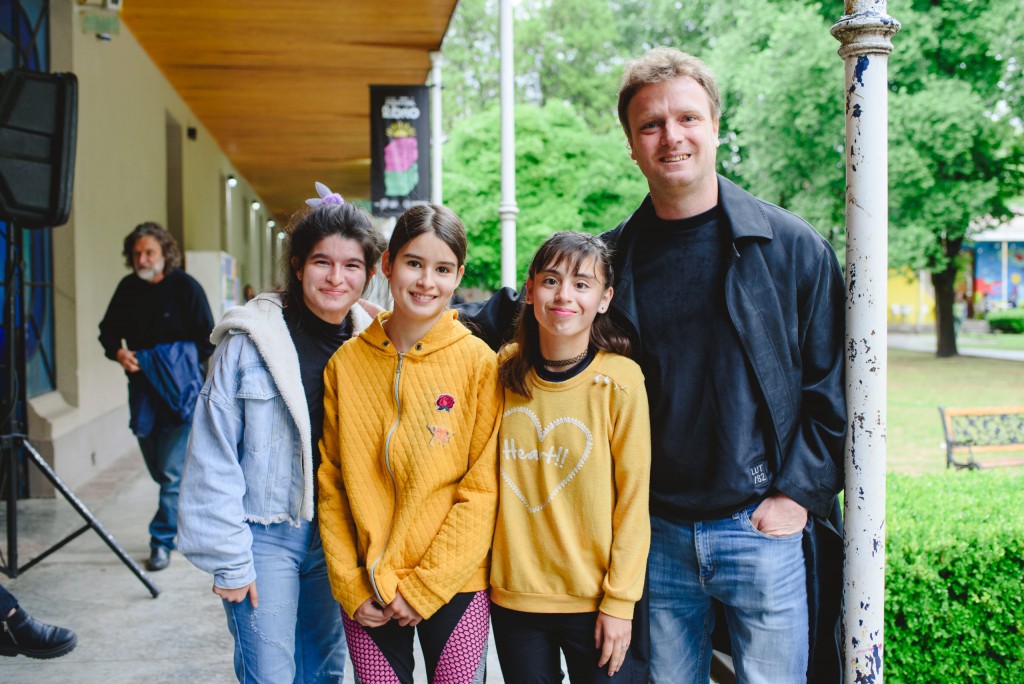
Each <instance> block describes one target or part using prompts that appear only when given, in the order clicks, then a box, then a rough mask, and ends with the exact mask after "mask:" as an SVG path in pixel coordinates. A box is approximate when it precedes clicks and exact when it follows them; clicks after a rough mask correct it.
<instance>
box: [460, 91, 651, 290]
mask: <svg viewBox="0 0 1024 684" xmlns="http://www.w3.org/2000/svg"><path fill="white" fill-rule="evenodd" d="M500 124H501V122H500V112H499V110H498V108H497V107H493V106H492V107H490V108H488V109H486V110H485V111H483V112H481V113H479V114H476V115H474V116H471V117H469V118H468V119H466V120H464V121H463V122H461V124H460V125H459V126H458V127H457V128H456V130H455V131H453V133H452V136H451V138H450V139H449V142H448V145H447V147H446V153H447V154H446V155H445V165H446V172H445V179H444V188H445V195H446V202H447V204H448V205H449V206H450V207H451V208H452V209H453V210H454V211H455V212H456V213H457V214H459V216H460V217H462V220H463V222H464V223H465V224H466V228H467V231H468V233H469V242H470V247H469V255H468V258H467V263H466V275H465V280H464V282H465V284H466V285H469V286H473V285H477V286H484V287H496V286H497V284H498V279H499V276H500V273H501V255H500V248H501V242H500V240H501V228H500V225H499V217H498V200H499V199H500V197H501V173H500V164H501V150H500V146H499V145H497V144H496V140H498V137H499V131H500ZM516 134H517V135H516V189H517V203H518V206H519V214H518V216H517V227H518V229H517V236H516V252H517V272H518V273H519V274H523V273H525V270H526V267H527V266H528V265H529V262H530V259H531V258H532V256H533V252H534V250H536V248H537V246H538V245H539V244H540V243H541V242H542V241H543V240H544V239H546V238H547V237H548V236H549V235H550V234H551V233H553V232H555V231H558V230H584V231H586V232H590V233H599V232H602V231H604V230H607V229H608V228H611V227H613V226H614V225H615V224H616V223H618V222H619V221H621V220H622V218H624V216H625V214H624V213H623V209H622V208H623V207H626V206H630V205H631V204H638V203H639V201H640V198H642V197H643V195H644V193H645V192H646V188H647V186H646V184H645V182H644V180H643V177H642V176H641V175H640V172H639V171H637V170H636V168H635V167H634V166H633V165H632V164H630V163H628V159H629V157H628V154H627V152H626V148H625V146H624V145H623V143H622V135H621V133H619V132H617V131H612V132H609V133H602V134H595V133H593V131H591V130H590V128H589V127H588V126H587V124H586V122H585V121H584V120H583V119H581V118H580V117H579V115H578V114H577V113H576V112H575V110H573V109H572V108H571V107H569V106H568V105H566V104H564V103H561V102H549V103H547V104H545V105H543V106H538V105H534V104H524V105H520V106H519V107H517V108H516ZM627 213H628V210H627Z"/></svg>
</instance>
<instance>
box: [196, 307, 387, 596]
mask: <svg viewBox="0 0 1024 684" xmlns="http://www.w3.org/2000/svg"><path fill="white" fill-rule="evenodd" d="M283 311H284V309H283V306H282V302H281V298H280V296H279V295H277V294H264V295H260V296H258V297H256V298H255V299H253V300H252V301H250V302H249V303H248V304H246V305H245V306H244V307H236V308H234V309H230V310H229V311H228V312H227V313H226V314H224V318H223V319H222V320H221V322H220V323H219V324H218V325H217V327H216V328H214V330H213V334H212V335H211V336H210V339H211V341H212V342H213V343H214V344H216V345H217V350H216V351H215V352H214V355H213V359H212V361H211V363H210V371H209V374H208V376H207V378H206V383H205V384H204V385H203V389H202V391H201V392H200V394H199V400H198V402H197V404H196V410H195V414H194V416H193V421H192V434H191V437H190V439H189V444H188V455H187V457H186V461H185V470H184V473H183V474H182V478H181V494H180V504H179V514H178V517H179V520H178V547H179V549H180V550H181V552H182V553H183V554H184V555H185V556H186V557H187V558H188V559H189V560H190V561H191V562H192V563H193V564H194V565H195V566H196V567H198V568H199V569H201V570H204V571H205V572H208V573H211V574H212V575H213V576H214V584H215V585H216V586H218V587H222V588H224V589H236V588H239V587H244V586H246V585H247V584H249V583H251V582H253V581H254V580H255V579H256V571H255V569H254V567H253V562H252V534H251V532H250V531H249V525H248V523H257V524H263V525H271V524H274V523H280V522H285V521H287V522H289V523H291V524H295V525H297V524H298V523H299V521H300V520H311V519H312V517H313V478H314V477H315V476H316V474H315V473H313V472H312V471H313V455H312V452H311V450H310V439H311V437H310V425H309V410H308V408H307V406H306V395H305V392H304V391H303V388H302V379H301V375H300V373H299V358H298V355H297V354H296V352H295V345H294V343H293V342H292V338H291V335H290V334H289V332H288V327H287V325H286V324H285V320H284V315H283ZM349 316H350V318H351V320H352V323H353V330H354V331H355V332H358V331H360V330H362V329H363V328H365V327H366V326H367V325H369V323H370V322H371V320H372V319H371V318H370V317H369V315H368V314H367V313H366V312H365V311H364V310H363V309H362V308H361V307H359V305H358V304H356V305H354V306H353V307H352V309H351V311H350V313H349Z"/></svg>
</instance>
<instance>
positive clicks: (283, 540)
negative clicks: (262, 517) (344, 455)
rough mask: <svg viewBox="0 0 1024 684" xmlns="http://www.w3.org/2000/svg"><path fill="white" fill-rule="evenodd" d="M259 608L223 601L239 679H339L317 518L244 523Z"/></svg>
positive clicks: (339, 640)
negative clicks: (249, 535)
mask: <svg viewBox="0 0 1024 684" xmlns="http://www.w3.org/2000/svg"><path fill="white" fill-rule="evenodd" d="M249 528H250V529H251V530H252V553H253V564H254V566H255V568H256V591H257V593H258V603H259V607H258V608H256V609H253V607H252V603H251V602H250V601H249V599H248V598H246V599H245V600H243V601H242V602H241V603H230V602H228V601H224V610H225V612H226V613H227V618H228V629H229V630H231V635H232V636H233V637H234V638H235V675H236V676H237V677H238V681H239V682H243V683H245V684H250V683H253V684H255V683H257V682H261V683H264V682H265V683H270V684H285V683H287V682H296V683H298V682H303V683H309V684H312V683H313V682H316V683H318V684H319V683H321V682H322V683H326V682H338V683H339V684H340V682H342V681H343V679H344V675H345V660H346V658H347V657H348V648H347V646H346V642H345V631H344V627H343V625H342V621H341V607H340V606H339V605H338V603H337V602H336V601H335V600H334V597H333V596H332V595H331V585H330V582H329V581H328V579H327V564H326V561H325V560H324V550H323V546H321V544H320V528H319V525H318V524H317V522H316V521H315V520H314V521H313V522H311V523H310V522H306V521H303V522H302V523H301V524H300V525H299V526H298V527H294V526H292V525H290V524H288V523H287V522H283V523H277V524H275V525H257V524H254V523H250V524H249Z"/></svg>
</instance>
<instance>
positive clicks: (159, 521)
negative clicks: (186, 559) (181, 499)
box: [138, 424, 191, 550]
mask: <svg viewBox="0 0 1024 684" xmlns="http://www.w3.org/2000/svg"><path fill="white" fill-rule="evenodd" d="M190 428H191V426H190V425H189V424H185V425H177V426H173V427H169V428H163V429H161V430H156V431H154V432H151V433H150V434H148V435H146V436H145V437H139V438H138V440H139V448H140V449H142V459H143V460H144V461H145V462H146V468H147V469H148V470H149V476H150V477H152V478H153V481H154V482H156V483H157V484H158V485H160V501H159V504H158V505H157V509H156V515H154V516H153V520H152V521H151V522H150V523H149V546H150V547H151V548H154V549H155V548H157V547H158V546H162V547H164V548H165V549H168V550H172V549H174V547H175V544H174V538H175V537H176V536H177V534H178V486H179V485H180V484H181V471H182V469H183V468H184V467H185V451H186V447H187V446H188V433H189V430H190Z"/></svg>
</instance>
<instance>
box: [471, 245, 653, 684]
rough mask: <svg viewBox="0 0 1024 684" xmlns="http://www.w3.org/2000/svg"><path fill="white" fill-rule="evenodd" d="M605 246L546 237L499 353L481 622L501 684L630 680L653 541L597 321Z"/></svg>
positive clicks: (634, 446)
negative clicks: (491, 517) (492, 507)
mask: <svg viewBox="0 0 1024 684" xmlns="http://www.w3.org/2000/svg"><path fill="white" fill-rule="evenodd" d="M612 278H613V274H612V267H611V263H610V255H609V252H608V248H607V247H606V246H605V245H604V243H603V242H601V241H600V240H599V239H598V238H596V237H594V236H591V235H586V234H583V233H575V232H563V233H555V234H554V235H552V236H551V237H550V238H549V239H548V240H547V241H546V242H545V243H544V244H543V245H541V248H540V250H539V251H538V252H537V254H536V256H534V259H533V263H532V264H531V265H530V271H529V278H528V280H527V281H526V289H525V292H524V296H523V302H524V305H523V308H522V309H521V310H520V313H519V318H518V321H517V323H516V337H515V341H514V342H513V343H512V344H510V345H508V346H506V347H505V348H504V349H503V350H502V353H501V355H500V356H499V359H500V363H501V365H500V367H499V377H500V378H501V382H502V384H503V385H504V387H505V407H504V412H503V417H502V423H501V430H500V440H499V449H500V451H499V453H498V463H499V467H500V477H501V487H500V490H501V494H500V501H499V509H498V521H497V526H496V528H495V533H494V546H493V549H492V566H491V601H492V603H493V606H492V611H491V619H492V623H493V625H494V637H495V643H496V645H497V649H498V659H499V661H500V663H501V670H502V673H503V674H504V677H505V681H509V682H556V681H561V672H560V659H559V651H560V650H561V651H562V653H564V655H565V661H566V664H567V665H568V668H569V680H570V682H572V684H581V683H589V682H609V681H630V679H631V676H632V658H631V656H630V652H629V648H628V647H629V643H630V639H631V637H632V618H633V606H634V604H635V603H636V602H637V601H638V600H639V599H640V596H641V594H642V591H643V582H644V570H645V568H646V565H647V551H648V548H649V546H650V518H649V514H648V500H647V497H648V487H649V480H650V418H649V415H648V408H647V393H646V390H645V388H644V378H643V374H642V373H641V371H640V367H639V366H638V365H637V364H636V363H634V362H633V361H631V360H630V359H629V358H627V357H626V356H625V354H628V353H629V341H628V340H627V339H626V337H625V335H624V334H622V333H621V332H620V331H619V330H618V329H617V328H615V326H614V325H613V324H612V322H611V321H610V320H609V319H608V318H607V316H606V315H605V312H606V311H607V310H608V304H609V302H610V301H611V298H612V294H613V292H612V287H611V283H612Z"/></svg>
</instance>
